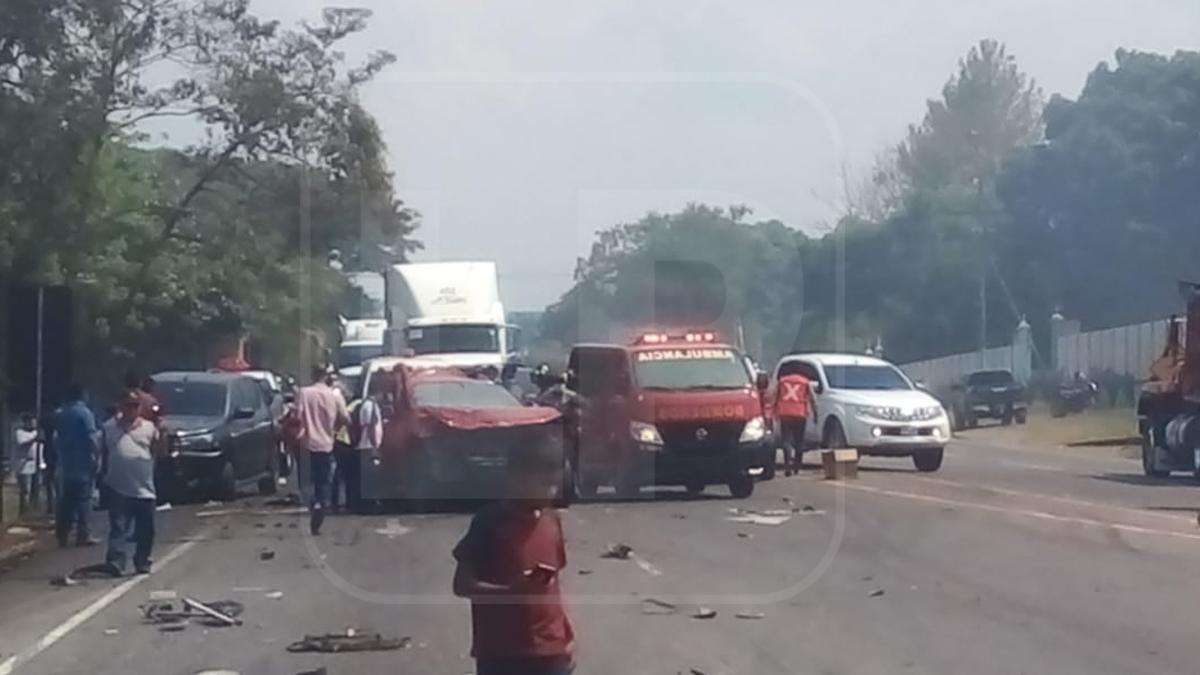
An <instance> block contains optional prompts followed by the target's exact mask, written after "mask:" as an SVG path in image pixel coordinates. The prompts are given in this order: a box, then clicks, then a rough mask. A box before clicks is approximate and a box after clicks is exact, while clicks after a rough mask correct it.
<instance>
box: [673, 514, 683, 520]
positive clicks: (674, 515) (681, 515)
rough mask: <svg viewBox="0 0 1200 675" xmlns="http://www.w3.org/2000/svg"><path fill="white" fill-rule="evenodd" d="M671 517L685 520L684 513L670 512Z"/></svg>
mask: <svg viewBox="0 0 1200 675" xmlns="http://www.w3.org/2000/svg"><path fill="white" fill-rule="evenodd" d="M671 517H672V518H674V519H675V520H687V514H686V513H672V514H671Z"/></svg>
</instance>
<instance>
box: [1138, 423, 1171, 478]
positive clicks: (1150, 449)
mask: <svg viewBox="0 0 1200 675" xmlns="http://www.w3.org/2000/svg"><path fill="white" fill-rule="evenodd" d="M1154 438H1155V434H1154V425H1153V424H1148V425H1146V428H1145V430H1143V431H1142V473H1144V474H1146V476H1147V477H1149V478H1166V477H1167V476H1169V475H1171V472H1170V471H1166V470H1163V469H1160V468H1158V460H1157V459H1156V458H1155V455H1156V454H1158V453H1157V452H1156V443H1155V440H1154Z"/></svg>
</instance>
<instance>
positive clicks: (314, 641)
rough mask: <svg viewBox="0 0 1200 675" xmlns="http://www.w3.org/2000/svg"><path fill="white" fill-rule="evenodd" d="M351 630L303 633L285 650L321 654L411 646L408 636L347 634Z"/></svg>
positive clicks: (410, 639) (375, 650) (387, 649)
mask: <svg viewBox="0 0 1200 675" xmlns="http://www.w3.org/2000/svg"><path fill="white" fill-rule="evenodd" d="M351 632H352V631H347V632H346V633H327V634H325V635H305V636H304V639H303V640H298V641H296V642H293V643H292V644H290V645H288V646H287V650H288V651H289V652H293V653H300V652H320V653H323V654H337V653H342V652H378V651H392V650H396V649H408V648H409V647H411V646H412V638H410V637H402V638H399V639H396V638H385V637H383V636H382V635H380V634H379V633H372V634H369V635H353V634H347V633H351Z"/></svg>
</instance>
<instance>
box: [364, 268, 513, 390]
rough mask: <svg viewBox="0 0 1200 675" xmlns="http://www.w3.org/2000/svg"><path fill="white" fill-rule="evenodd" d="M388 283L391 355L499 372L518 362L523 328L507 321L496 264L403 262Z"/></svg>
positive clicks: (390, 270) (390, 274)
mask: <svg viewBox="0 0 1200 675" xmlns="http://www.w3.org/2000/svg"><path fill="white" fill-rule="evenodd" d="M385 281H386V287H387V317H388V332H389V337H388V343H389V346H390V347H391V349H389V351H391V352H393V353H397V352H398V350H401V349H409V350H412V352H413V354H415V355H416V356H421V357H423V359H422V360H425V361H435V362H440V363H444V364H446V365H450V366H457V367H462V368H484V367H493V368H495V369H496V372H497V374H499V373H500V372H501V371H502V370H503V369H504V367H505V366H506V365H509V364H515V363H517V362H519V361H520V354H521V339H520V329H518V328H517V327H516V326H512V325H510V324H509V323H508V321H507V320H506V317H505V313H504V305H503V303H501V302H500V283H499V277H498V275H497V273H496V264H495V263H493V262H429V263H404V264H399V265H393V266H391V267H390V268H388V270H387V273H386V275H385Z"/></svg>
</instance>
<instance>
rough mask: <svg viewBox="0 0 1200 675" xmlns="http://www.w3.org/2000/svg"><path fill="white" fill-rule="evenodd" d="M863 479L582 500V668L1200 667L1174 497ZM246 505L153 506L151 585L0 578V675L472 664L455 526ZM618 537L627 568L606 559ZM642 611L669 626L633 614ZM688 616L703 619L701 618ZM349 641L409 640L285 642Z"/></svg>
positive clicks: (578, 575)
mask: <svg viewBox="0 0 1200 675" xmlns="http://www.w3.org/2000/svg"><path fill="white" fill-rule="evenodd" d="M863 467H864V470H863V472H862V473H861V475H860V478H859V479H858V480H856V481H851V482H847V483H844V484H839V483H830V482H826V481H823V480H820V479H819V477H818V476H817V475H816V471H815V467H814V469H812V470H809V471H807V472H805V475H802V476H801V477H798V478H783V477H782V474H780V478H779V479H777V480H775V481H773V482H770V483H767V484H763V485H760V486H759V491H758V492H757V493H756V494H755V496H754V497H753V498H751V499H749V500H745V501H734V500H731V499H729V498H727V497H726V496H725V492H724V490H723V489H718V488H712V489H710V492H711V496H710V497H709V498H706V499H702V500H697V501H688V500H685V499H683V498H682V495H681V494H680V495H675V496H673V498H666V499H659V500H655V501H640V502H607V503H605V502H600V503H592V504H584V505H576V506H573V507H572V508H571V509H570V510H569V511H568V512H567V513H566V515H565V523H566V527H567V529H568V537H569V542H568V558H569V570H568V572H567V574H566V575H565V578H564V584H565V587H566V590H567V592H568V595H569V603H570V607H569V611H570V613H571V615H572V617H573V619H574V621H575V624H576V628H577V632H578V634H579V644H580V649H579V670H578V671H577V672H579V673H581V674H594V675H601V674H603V675H609V674H612V673H629V674H641V673H646V674H650V673H655V674H657V673H663V674H673V673H678V672H683V673H688V672H689V671H690V669H693V668H695V669H697V670H698V671H699V672H703V673H708V674H711V675H715V674H717V673H730V674H733V673H739V674H760V673H821V674H835V673H837V674H840V673H889V674H891V673H947V674H954V675H958V674H961V673H976V674H985V673H1005V674H1009V673H1030V674H1033V673H1056V674H1060V675H1067V674H1070V673H1081V674H1082V673H1087V674H1088V675H1098V674H1103V673H1113V674H1120V675H1128V674H1131V673H1154V674H1162V673H1195V672H1197V670H1198V668H1197V666H1196V664H1195V661H1196V656H1195V648H1194V645H1195V636H1196V633H1197V629H1198V628H1200V610H1198V609H1197V603H1196V598H1197V597H1200V593H1198V591H1200V582H1198V581H1197V576H1198V575H1197V574H1196V573H1195V570H1196V569H1197V567H1198V563H1200V528H1198V527H1197V521H1196V508H1197V507H1200V493H1198V492H1197V490H1196V488H1195V487H1193V486H1192V485H1191V483H1190V479H1183V478H1178V479H1175V480H1168V481H1154V482H1149V481H1146V480H1145V479H1142V478H1141V477H1140V468H1139V466H1138V465H1137V463H1136V462H1133V461H1129V460H1123V459H1118V458H1116V457H1113V456H1111V455H1106V456H1104V457H1097V456H1094V455H1091V456H1089V455H1087V454H1084V453H1081V452H1067V451H1057V450H1052V449H1048V448H1047V449H1038V448H1031V447H1025V448H1002V447H991V446H988V445H984V444H982V443H980V442H976V441H971V440H960V441H957V442H955V443H954V444H953V445H952V446H951V450H950V452H949V456H948V457H947V459H946V462H945V465H944V468H943V470H942V471H941V472H939V473H937V474H933V475H923V474H916V473H914V472H913V471H912V468H911V464H910V463H909V462H907V461H902V460H883V459H870V458H868V459H866V460H864V462H863ZM785 497H786V498H788V499H790V500H792V502H793V503H794V504H795V505H796V506H799V507H802V506H806V505H811V506H812V507H813V509H815V510H814V511H812V512H805V511H801V512H800V513H797V514H795V515H794V516H792V517H791V519H790V520H788V521H787V522H785V523H783V524H781V525H777V526H770V525H756V524H747V523H735V522H729V521H728V518H729V517H731V515H732V514H731V513H730V512H729V509H731V508H743V509H759V510H775V509H786V508H788V504H787V503H786V502H785V501H784V498H785ZM260 504H261V500H260V499H255V498H247V499H245V500H243V501H241V502H238V503H235V504H231V505H226V506H221V507H204V506H190V507H177V508H175V509H173V510H172V511H170V512H167V513H163V514H161V530H162V537H161V540H160V544H159V547H158V550H157V554H156V557H157V559H158V561H159V566H158V569H157V571H156V572H155V573H154V574H153V575H151V576H149V577H142V578H138V579H135V580H132V581H121V582H117V581H91V582H89V583H88V584H87V585H85V586H79V587H73V588H65V589H53V588H51V587H50V585H49V584H48V579H49V578H50V577H51V576H52V575H54V574H57V573H61V572H64V571H66V570H69V569H70V568H71V567H73V566H75V565H77V564H81V563H82V562H85V561H89V560H92V559H95V558H97V557H99V556H100V555H101V551H99V550H95V549H94V550H89V551H78V550H70V551H51V552H48V553H46V554H42V555H39V556H38V557H35V558H34V559H32V560H30V561H27V562H26V563H25V564H24V565H22V566H21V567H19V568H17V569H16V570H13V571H11V572H9V573H7V574H6V575H4V576H2V577H0V675H7V673H9V672H19V673H29V674H30V675H41V674H47V675H50V674H57V673H68V672H85V671H88V672H95V673H127V674H130V675H140V674H151V673H152V674H154V675H192V674H194V673H198V672H203V671H205V670H224V669H227V670H232V671H235V672H239V673H242V674H243V675H273V674H287V675H293V674H295V673H301V672H305V671H309V670H312V669H315V668H317V667H318V666H325V667H326V668H327V669H328V673H329V674H330V675H341V674H343V673H353V674H354V675H369V674H372V673H416V674H425V673H429V674H432V673H438V674H444V673H451V674H459V673H470V672H472V670H473V669H472V663H471V661H470V660H469V659H468V657H467V650H468V648H469V644H468V643H469V635H468V609H467V606H466V605H465V603H464V602H462V601H460V600H457V599H455V598H452V597H450V596H449V594H448V590H449V586H450V577H451V573H452V565H451V561H450V554H449V551H450V549H451V547H452V546H453V544H454V542H455V541H456V540H457V538H458V537H459V536H460V535H461V534H462V532H463V530H464V528H465V526H466V522H467V517H466V516H464V515H460V514H433V515H419V516H414V515H383V516H370V517H341V518H336V519H332V520H331V521H330V522H329V524H328V525H327V531H326V532H325V533H324V534H323V535H322V536H321V537H320V538H317V539H313V538H310V537H307V536H305V535H304V529H303V517H302V516H300V515H298V514H295V513H289V512H287V511H279V510H272V509H264V508H263V507H261V506H260ZM229 509H232V510H233V512H226V513H224V514H222V513H220V511H221V510H225V511H228V510H229ZM214 510H217V511H218V513H216V514H215V515H214V514H212V513H211V512H212V511H214ZM198 512H207V513H205V514H204V515H203V516H201V515H200V514H199V513H198ZM608 542H624V543H627V544H629V545H630V546H632V547H633V549H634V551H635V555H634V557H633V558H632V559H630V560H624V561H621V560H607V559H601V558H600V556H599V553H600V552H601V551H602V550H603V549H604V548H605V546H606V545H607V543H608ZM264 550H271V551H274V552H275V557H274V559H273V560H267V561H264V560H261V559H260V552H261V551H264ZM158 590H174V591H176V592H177V593H178V594H179V595H189V596H194V597H196V598H198V599H201V600H219V599H231V600H237V601H239V602H242V603H244V605H245V607H246V609H245V614H244V615H243V618H244V619H245V625H243V626H240V627H231V628H206V627H203V626H199V625H192V626H189V627H188V628H187V629H185V630H184V631H182V632H177V633H163V632H160V631H159V630H158V629H157V628H155V627H153V626H149V625H144V624H143V623H142V622H141V619H140V614H139V610H138V606H139V605H140V604H142V603H145V602H147V600H148V599H149V597H150V594H151V592H152V591H158ZM279 594H281V595H279ZM645 598H655V599H658V600H662V601H667V602H670V603H673V604H675V605H677V607H678V611H677V612H676V613H674V614H649V613H646V605H645V604H644V603H643V601H644V599H645ZM701 605H702V606H705V607H708V608H712V609H715V610H716V611H717V616H716V617H715V618H711V619H697V618H692V616H691V614H692V613H693V611H694V610H695V608H696V607H697V606H701ZM738 613H752V614H753V613H760V614H761V615H762V616H761V618H738V617H737V616H736V615H737V614H738ZM348 627H354V628H356V629H357V630H358V631H360V632H364V631H366V632H371V631H378V632H381V633H383V634H385V635H386V636H392V637H402V636H407V637H411V638H412V646H411V647H410V648H408V649H404V650H401V651H395V652H378V653H362V654H332V655H321V654H291V653H289V652H288V651H287V650H286V646H287V645H288V644H289V643H290V642H292V641H294V640H297V639H300V638H301V637H303V636H304V635H305V634H306V633H326V632H339V631H345V630H346V629H347V628H348ZM14 654H15V655H16V656H14Z"/></svg>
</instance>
